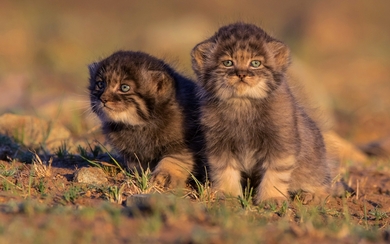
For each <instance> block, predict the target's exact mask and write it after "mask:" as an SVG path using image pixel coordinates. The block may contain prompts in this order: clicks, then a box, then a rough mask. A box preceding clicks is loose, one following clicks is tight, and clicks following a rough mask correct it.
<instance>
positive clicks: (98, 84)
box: [96, 81, 104, 89]
mask: <svg viewBox="0 0 390 244" xmlns="http://www.w3.org/2000/svg"><path fill="white" fill-rule="evenodd" d="M96 85H97V87H98V88H99V89H103V88H104V82H103V81H98V82H96Z"/></svg>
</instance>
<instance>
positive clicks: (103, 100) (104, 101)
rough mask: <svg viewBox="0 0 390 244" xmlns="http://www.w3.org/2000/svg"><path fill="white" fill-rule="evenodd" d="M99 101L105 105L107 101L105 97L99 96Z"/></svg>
mask: <svg viewBox="0 0 390 244" xmlns="http://www.w3.org/2000/svg"><path fill="white" fill-rule="evenodd" d="M100 101H101V102H102V103H104V104H106V103H107V101H108V100H107V98H106V97H103V96H101V97H100Z"/></svg>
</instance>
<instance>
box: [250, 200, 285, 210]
mask: <svg viewBox="0 0 390 244" xmlns="http://www.w3.org/2000/svg"><path fill="white" fill-rule="evenodd" d="M285 203H288V200H287V199H286V198H285V197H276V198H269V199H266V200H259V199H258V198H255V199H253V204H254V205H258V206H261V207H263V208H265V209H273V208H280V207H281V206H283V204H285Z"/></svg>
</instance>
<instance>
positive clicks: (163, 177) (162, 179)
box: [151, 170, 186, 189]
mask: <svg viewBox="0 0 390 244" xmlns="http://www.w3.org/2000/svg"><path fill="white" fill-rule="evenodd" d="M151 182H152V183H153V184H156V185H157V186H160V187H163V188H168V189H174V188H181V187H184V186H185V183H186V179H185V178H183V177H178V176H175V175H174V174H172V173H171V172H169V171H165V170H158V171H155V172H153V174H152V179H151Z"/></svg>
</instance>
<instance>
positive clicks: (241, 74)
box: [236, 70, 247, 80]
mask: <svg viewBox="0 0 390 244" xmlns="http://www.w3.org/2000/svg"><path fill="white" fill-rule="evenodd" d="M236 75H237V76H238V77H239V78H240V79H241V80H242V79H244V78H245V77H246V76H247V73H246V72H245V71H242V70H239V71H237V72H236Z"/></svg>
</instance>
